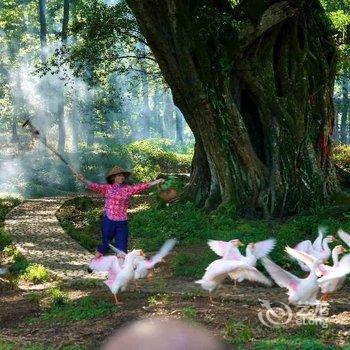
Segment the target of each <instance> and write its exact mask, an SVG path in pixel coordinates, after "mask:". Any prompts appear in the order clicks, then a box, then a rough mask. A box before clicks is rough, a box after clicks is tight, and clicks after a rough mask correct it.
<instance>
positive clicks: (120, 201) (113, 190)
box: [87, 182, 151, 221]
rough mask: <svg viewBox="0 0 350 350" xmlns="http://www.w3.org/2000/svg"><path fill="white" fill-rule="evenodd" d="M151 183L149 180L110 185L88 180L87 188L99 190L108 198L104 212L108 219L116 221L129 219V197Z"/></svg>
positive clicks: (148, 186) (98, 191)
mask: <svg viewBox="0 0 350 350" xmlns="http://www.w3.org/2000/svg"><path fill="white" fill-rule="evenodd" d="M150 187H151V185H150V184H149V183H147V182H145V183H140V184H137V185H126V184H125V185H117V184H113V185H109V184H98V183H95V182H88V184H87V188H88V189H89V190H91V191H94V192H97V193H99V194H101V195H102V196H104V197H105V198H106V201H105V206H104V213H105V215H107V217H108V219H110V220H114V221H124V220H128V214H127V211H128V206H129V198H130V197H131V196H133V195H134V194H137V193H140V192H142V191H144V190H146V189H147V188H150Z"/></svg>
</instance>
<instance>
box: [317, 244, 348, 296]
mask: <svg viewBox="0 0 350 350" xmlns="http://www.w3.org/2000/svg"><path fill="white" fill-rule="evenodd" d="M345 251H346V249H345V248H344V247H343V246H342V245H337V246H336V247H334V248H333V250H332V260H333V266H329V265H324V264H321V265H319V266H318V268H317V270H318V271H317V272H318V273H317V274H318V275H319V276H322V275H323V276H328V275H329V274H330V273H332V272H333V271H336V270H337V268H338V267H339V263H340V262H339V255H340V254H342V253H344V252H345ZM318 281H319V285H320V287H321V292H322V293H323V294H324V296H322V298H321V299H322V300H327V299H328V297H329V294H330V293H332V292H335V291H336V290H338V289H340V288H341V287H342V285H343V283H344V281H345V276H343V277H339V278H334V279H331V280H329V281H326V282H320V280H318Z"/></svg>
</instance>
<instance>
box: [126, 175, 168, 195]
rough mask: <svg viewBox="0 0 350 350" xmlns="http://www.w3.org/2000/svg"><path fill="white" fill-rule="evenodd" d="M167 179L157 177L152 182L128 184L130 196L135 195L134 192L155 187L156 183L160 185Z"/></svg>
mask: <svg viewBox="0 0 350 350" xmlns="http://www.w3.org/2000/svg"><path fill="white" fill-rule="evenodd" d="M164 182H165V180H164V179H157V180H154V181H152V182H145V183H141V184H136V185H130V186H128V189H127V191H128V193H129V195H130V196H133V195H134V194H137V193H140V192H142V191H144V190H147V189H148V188H150V187H153V186H155V185H158V184H160V183H164Z"/></svg>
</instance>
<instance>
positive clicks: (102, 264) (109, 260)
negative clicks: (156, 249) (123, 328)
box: [89, 249, 144, 304]
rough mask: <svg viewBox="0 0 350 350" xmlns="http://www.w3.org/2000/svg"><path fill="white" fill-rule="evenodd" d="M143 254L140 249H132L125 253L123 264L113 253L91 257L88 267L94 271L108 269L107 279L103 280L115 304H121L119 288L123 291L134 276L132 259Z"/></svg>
mask: <svg viewBox="0 0 350 350" xmlns="http://www.w3.org/2000/svg"><path fill="white" fill-rule="evenodd" d="M142 255H144V254H143V252H142V250H140V249H134V250H132V251H131V252H130V253H128V254H126V255H125V260H124V263H123V265H122V266H121V264H120V263H119V261H118V258H117V257H116V256H114V255H111V256H105V257H100V258H95V259H93V260H92V261H91V262H90V264H89V267H90V268H91V269H92V270H95V271H108V280H107V281H106V282H105V283H106V285H107V286H108V288H109V289H110V291H111V292H112V293H113V295H114V300H115V303H116V304H121V302H120V301H119V300H118V295H117V294H118V292H119V290H121V291H124V290H125V289H126V287H127V286H128V284H129V283H130V281H132V279H133V278H134V261H135V260H136V259H137V258H138V257H139V256H142Z"/></svg>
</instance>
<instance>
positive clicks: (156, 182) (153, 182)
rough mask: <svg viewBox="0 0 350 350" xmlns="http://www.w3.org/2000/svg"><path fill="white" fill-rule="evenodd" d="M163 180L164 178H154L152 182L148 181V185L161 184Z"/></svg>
mask: <svg viewBox="0 0 350 350" xmlns="http://www.w3.org/2000/svg"><path fill="white" fill-rule="evenodd" d="M164 182H165V179H157V180H154V181H152V182H150V185H151V186H155V185H158V184H163V183H164Z"/></svg>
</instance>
